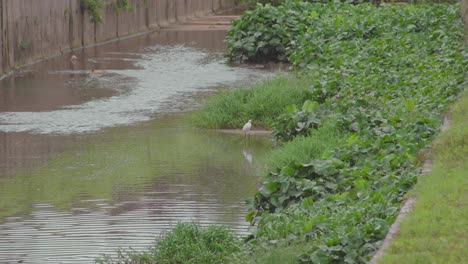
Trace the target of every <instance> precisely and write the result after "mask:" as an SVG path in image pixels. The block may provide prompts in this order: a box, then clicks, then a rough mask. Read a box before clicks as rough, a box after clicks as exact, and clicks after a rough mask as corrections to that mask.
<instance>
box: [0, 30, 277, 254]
mask: <svg viewBox="0 0 468 264" xmlns="http://www.w3.org/2000/svg"><path fill="white" fill-rule="evenodd" d="M224 34H225V32H223V31H213V30H212V31H208V32H202V31H198V32H177V31H175V32H170V31H167V32H165V31H163V32H160V33H156V34H152V35H145V36H141V37H138V38H134V39H128V40H126V41H121V42H115V43H112V44H109V45H106V46H101V47H96V48H93V49H90V50H86V51H85V52H80V53H77V54H76V55H77V57H78V60H77V61H76V62H74V63H72V62H70V60H69V58H68V57H59V58H56V59H53V60H50V61H47V62H44V63H41V64H38V65H34V66H32V67H29V68H28V69H26V70H23V71H22V72H19V73H17V74H16V75H13V76H12V77H9V78H7V79H4V80H2V81H0V263H4V262H7V263H8V262H15V263H16V262H24V263H80V262H81V263H89V262H92V260H93V259H94V257H96V256H98V254H100V253H108V254H109V253H114V251H115V249H117V248H118V247H121V246H122V247H128V246H131V247H133V248H135V249H137V250H140V249H143V248H145V247H147V246H149V245H150V244H151V243H152V242H153V241H154V239H155V238H158V236H159V235H160V234H161V233H162V232H163V231H164V230H167V229H168V228H169V227H170V226H171V225H173V224H175V223H177V222H178V221H192V220H195V221H198V222H200V223H201V224H212V223H216V224H224V225H228V226H230V227H231V228H232V229H234V230H235V231H236V232H237V233H239V234H245V233H246V232H247V227H248V224H247V223H246V222H245V220H244V215H245V210H246V209H245V206H244V199H246V198H248V197H251V196H252V195H253V193H254V192H255V189H256V183H257V182H258V175H255V172H254V170H253V168H254V167H255V166H256V165H258V164H256V161H257V160H260V159H259V157H261V156H262V155H263V154H264V153H265V152H266V151H267V149H269V148H270V145H271V142H270V141H269V139H268V138H261V137H252V138H251V139H250V140H249V141H248V142H246V141H245V139H244V138H243V137H242V136H239V135H228V134H220V133H216V132H213V131H205V130H198V129H194V128H191V127H189V126H187V125H184V124H185V123H186V122H184V117H183V116H181V114H180V113H178V114H175V113H174V112H180V111H181V110H182V111H186V110H188V109H191V108H192V107H193V105H194V102H193V96H194V94H195V93H197V94H198V93H200V92H201V93H202V94H203V93H204V91H210V90H212V89H213V88H214V87H217V86H220V85H231V84H238V83H239V82H245V81H246V80H247V79H250V78H258V77H259V76H263V75H264V73H262V72H259V71H255V70H249V69H243V68H231V67H228V66H226V65H225V64H224V62H223V58H222V55H221V53H220V51H222V49H223V48H224V44H223V42H222V39H223V37H224ZM180 43H189V44H190V45H179V44H180ZM93 69H95V70H96V71H95V72H94V73H91V71H92V70H93ZM143 121H146V122H143ZM83 132H84V133H83Z"/></svg>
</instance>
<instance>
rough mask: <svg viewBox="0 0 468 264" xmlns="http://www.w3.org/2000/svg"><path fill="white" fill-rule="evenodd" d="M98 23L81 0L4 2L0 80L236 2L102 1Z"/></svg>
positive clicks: (0, 6) (0, 13)
mask: <svg viewBox="0 0 468 264" xmlns="http://www.w3.org/2000/svg"><path fill="white" fill-rule="evenodd" d="M102 1H103V2H105V4H106V5H105V7H104V8H103V9H102V15H103V18H104V22H103V23H102V24H95V23H94V22H93V21H92V18H91V16H90V15H89V13H88V12H86V11H83V10H81V6H80V0H0V30H1V31H0V32H1V33H0V49H1V51H0V60H1V64H0V76H1V75H3V74H5V73H8V72H9V71H11V70H12V69H13V68H15V67H18V66H21V65H25V64H29V63H32V62H34V61H37V60H40V59H43V58H47V57H50V56H53V55H58V54H60V53H62V52H67V51H70V50H73V49H76V48H81V47H84V46H88V45H94V44H96V43H100V42H104V41H108V40H112V39H116V38H119V37H124V36H128V35H130V34H135V33H139V32H146V31H151V30H155V29H157V28H159V27H165V26H168V25H169V24H173V23H176V22H178V21H184V20H186V19H188V18H190V17H193V16H196V15H203V14H207V13H211V12H213V11H216V10H220V9H226V8H232V7H235V6H236V3H237V2H238V0H129V2H130V5H131V7H132V8H131V11H123V10H117V9H116V8H115V7H114V3H115V2H116V0H102Z"/></svg>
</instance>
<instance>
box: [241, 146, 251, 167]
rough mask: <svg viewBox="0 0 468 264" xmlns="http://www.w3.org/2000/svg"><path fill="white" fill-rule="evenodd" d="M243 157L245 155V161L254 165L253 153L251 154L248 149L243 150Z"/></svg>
mask: <svg viewBox="0 0 468 264" xmlns="http://www.w3.org/2000/svg"><path fill="white" fill-rule="evenodd" d="M242 155H244V158H245V160H246V161H247V162H248V163H249V164H250V165H252V160H253V156H252V153H250V151H249V150H248V149H243V150H242Z"/></svg>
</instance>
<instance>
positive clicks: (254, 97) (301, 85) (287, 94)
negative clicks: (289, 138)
mask: <svg viewBox="0 0 468 264" xmlns="http://www.w3.org/2000/svg"><path fill="white" fill-rule="evenodd" d="M285 87H287V89H285ZM308 87H309V82H308V80H307V79H305V78H302V77H297V76H295V75H291V76H280V77H276V78H274V79H271V80H267V81H264V82H261V83H258V84H255V85H253V86H252V87H251V88H240V89H235V90H225V91H222V92H220V93H219V94H217V95H215V96H214V97H211V98H210V100H209V101H208V102H207V103H206V105H204V107H203V109H200V110H198V111H196V112H194V114H193V116H192V120H193V122H194V124H195V125H196V126H198V127H202V128H241V127H242V125H243V124H245V122H247V120H249V119H252V120H253V126H254V127H263V128H270V127H271V124H272V123H273V120H274V119H275V118H276V117H277V116H278V115H280V114H281V113H282V112H283V110H284V109H285V107H286V106H288V105H292V104H297V105H302V103H303V102H304V101H305V100H306V99H308V95H309V92H308V91H307V90H308Z"/></svg>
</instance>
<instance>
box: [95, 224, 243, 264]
mask: <svg viewBox="0 0 468 264" xmlns="http://www.w3.org/2000/svg"><path fill="white" fill-rule="evenodd" d="M241 246H242V243H241V241H240V240H239V239H238V238H237V237H236V235H235V234H234V233H233V232H231V231H230V230H229V229H227V228H226V227H223V226H214V225H212V226H209V227H206V228H205V227H202V226H200V225H199V224H197V223H178V224H177V225H176V226H175V227H174V228H173V229H172V230H171V231H170V232H169V233H167V234H165V235H164V237H163V238H162V239H161V241H159V242H158V243H157V244H156V245H155V246H154V247H152V248H150V249H149V250H148V251H145V252H136V251H133V250H126V251H122V250H120V251H118V252H117V257H110V256H103V257H101V258H100V259H97V260H96V262H97V263H139V264H142V263H159V264H170V263H184V264H191V263H193V264H198V263H223V262H224V261H225V260H226V259H227V258H228V257H230V256H231V255H232V254H233V253H236V252H239V251H240V250H241Z"/></svg>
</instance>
